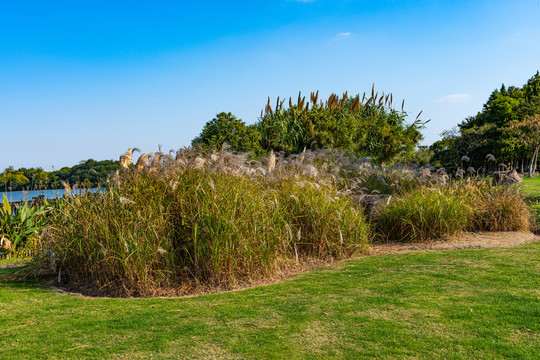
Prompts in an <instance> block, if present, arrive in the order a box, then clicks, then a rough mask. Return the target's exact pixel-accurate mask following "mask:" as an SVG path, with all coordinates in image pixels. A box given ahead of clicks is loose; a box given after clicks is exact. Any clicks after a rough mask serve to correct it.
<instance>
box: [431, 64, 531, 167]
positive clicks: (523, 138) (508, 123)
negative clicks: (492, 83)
mask: <svg viewBox="0 0 540 360" xmlns="http://www.w3.org/2000/svg"><path fill="white" fill-rule="evenodd" d="M441 135H442V139H441V140H439V141H437V142H435V143H434V144H433V145H431V147H430V150H432V151H433V154H434V155H433V159H432V160H433V162H434V163H435V164H436V165H439V166H444V167H449V168H462V169H464V170H466V169H475V168H476V169H478V168H484V169H487V168H490V167H492V168H497V169H501V170H502V169H507V168H509V169H517V170H519V171H521V172H527V171H528V172H529V173H530V174H531V175H532V173H534V171H535V170H536V164H537V161H538V152H539V149H540V74H539V72H537V73H536V74H535V75H534V76H533V77H531V78H530V79H529V80H528V81H527V83H526V84H525V85H523V87H514V86H510V87H508V88H506V86H505V85H504V84H503V85H502V86H501V88H500V89H496V90H494V91H493V92H492V93H491V95H490V97H489V99H488V100H487V102H486V103H485V104H484V106H483V108H482V111H480V112H479V113H478V114H476V115H475V116H470V117H468V118H466V119H465V120H464V121H463V122H462V123H461V124H459V125H458V126H457V127H456V128H454V129H452V130H448V131H445V132H443V134H441ZM471 171H472V170H471Z"/></svg>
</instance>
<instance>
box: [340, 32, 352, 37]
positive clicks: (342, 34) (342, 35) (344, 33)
mask: <svg viewBox="0 0 540 360" xmlns="http://www.w3.org/2000/svg"><path fill="white" fill-rule="evenodd" d="M337 36H339V37H344V36H351V33H350V32H342V33H339V34H337Z"/></svg>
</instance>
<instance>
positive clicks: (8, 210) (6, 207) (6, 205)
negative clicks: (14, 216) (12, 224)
mask: <svg viewBox="0 0 540 360" xmlns="http://www.w3.org/2000/svg"><path fill="white" fill-rule="evenodd" d="M3 205H4V213H5V214H8V215H10V216H11V205H10V204H9V201H8V199H7V196H6V194H4V203H3Z"/></svg>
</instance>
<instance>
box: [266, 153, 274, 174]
mask: <svg viewBox="0 0 540 360" xmlns="http://www.w3.org/2000/svg"><path fill="white" fill-rule="evenodd" d="M275 168H276V155H275V154H274V150H270V155H268V172H270V173H271V172H272V171H273V170H274V169H275Z"/></svg>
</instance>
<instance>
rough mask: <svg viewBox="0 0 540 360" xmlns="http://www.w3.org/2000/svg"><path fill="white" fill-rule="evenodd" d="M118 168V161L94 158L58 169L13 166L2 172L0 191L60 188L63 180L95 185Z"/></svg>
mask: <svg viewBox="0 0 540 360" xmlns="http://www.w3.org/2000/svg"><path fill="white" fill-rule="evenodd" d="M117 169H118V161H114V160H103V161H96V160H94V159H88V160H85V161H81V162H80V163H79V164H77V165H75V166H73V167H63V168H61V169H60V170H56V171H45V170H43V168H40V167H38V168H20V169H16V170H15V169H14V168H13V167H12V166H11V167H9V168H7V169H5V170H4V171H3V172H2V173H1V174H0V191H5V190H8V191H16V190H44V189H58V188H61V187H62V182H66V183H69V184H70V185H76V184H79V185H84V186H86V187H95V186H98V185H101V184H104V183H105V182H106V181H107V177H108V176H109V174H110V173H111V172H114V171H116V170H117Z"/></svg>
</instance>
